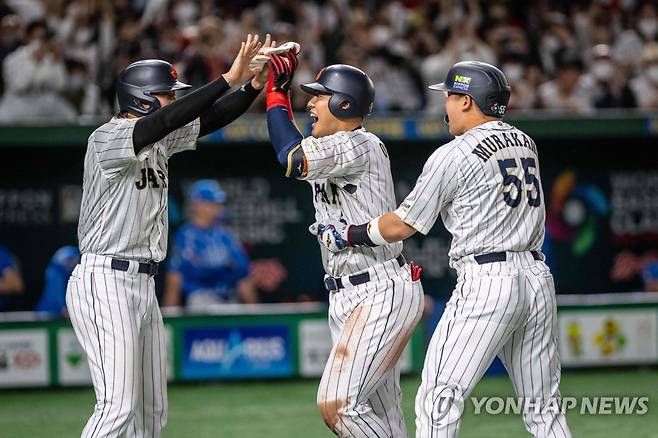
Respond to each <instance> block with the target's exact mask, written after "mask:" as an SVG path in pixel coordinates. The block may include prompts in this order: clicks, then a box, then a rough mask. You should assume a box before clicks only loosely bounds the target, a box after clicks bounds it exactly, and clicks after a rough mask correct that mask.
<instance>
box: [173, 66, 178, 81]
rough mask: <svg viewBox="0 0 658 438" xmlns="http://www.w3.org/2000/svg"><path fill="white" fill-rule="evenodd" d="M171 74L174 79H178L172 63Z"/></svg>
mask: <svg viewBox="0 0 658 438" xmlns="http://www.w3.org/2000/svg"><path fill="white" fill-rule="evenodd" d="M171 76H172V77H173V78H174V79H178V72H177V71H176V67H174V66H173V65H172V66H171Z"/></svg>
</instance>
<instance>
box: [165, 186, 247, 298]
mask: <svg viewBox="0 0 658 438" xmlns="http://www.w3.org/2000/svg"><path fill="white" fill-rule="evenodd" d="M189 200H190V204H191V218H190V221H189V223H187V224H184V225H182V226H181V227H180V228H179V229H178V231H177V232H176V234H175V236H174V239H173V249H172V258H171V262H170V265H169V271H168V272H167V277H166V280H165V292H164V305H165V306H180V305H183V304H184V305H185V306H186V307H188V308H196V309H199V308H203V307H204V306H207V305H209V304H221V303H229V302H238V301H239V302H244V303H255V302H257V301H258V295H257V292H256V288H255V286H254V284H253V282H252V281H251V279H250V278H249V277H248V275H249V258H248V257H247V254H246V253H245V252H244V250H243V249H242V246H241V245H240V242H239V241H238V240H237V238H236V237H235V236H234V235H233V234H232V233H231V232H230V231H229V230H228V229H227V228H226V227H225V226H224V225H222V224H221V223H220V222H219V218H220V215H221V213H222V208H223V204H224V202H225V200H226V195H225V193H224V191H223V190H222V189H221V187H220V186H219V184H218V183H217V182H216V181H214V180H199V181H197V182H196V183H194V184H193V185H192V188H191V190H190V196H189Z"/></svg>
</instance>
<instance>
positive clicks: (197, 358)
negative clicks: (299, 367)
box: [181, 325, 294, 380]
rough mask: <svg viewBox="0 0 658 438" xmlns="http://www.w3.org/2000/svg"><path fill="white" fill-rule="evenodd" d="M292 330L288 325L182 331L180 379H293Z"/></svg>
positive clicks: (188, 329) (204, 328) (189, 329)
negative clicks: (289, 377)
mask: <svg viewBox="0 0 658 438" xmlns="http://www.w3.org/2000/svg"><path fill="white" fill-rule="evenodd" d="M289 331H290V330H289V328H288V327H287V326H285V325H265V326H243V327H203V328H187V329H183V331H182V342H183V354H182V357H181V361H182V363H181V376H182V378H183V379H189V380H194V379H220V378H245V377H287V376H292V375H293V371H294V367H293V358H292V353H291V340H290V338H291V336H290V332H289Z"/></svg>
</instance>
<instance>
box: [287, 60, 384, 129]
mask: <svg viewBox="0 0 658 438" xmlns="http://www.w3.org/2000/svg"><path fill="white" fill-rule="evenodd" d="M300 87H301V89H302V90H304V91H305V92H306V93H309V94H313V95H318V94H329V95H331V98H330V99H329V111H331V114H333V115H334V116H335V117H336V118H337V119H352V118H355V117H365V116H367V115H368V114H370V111H371V110H372V104H373V102H374V100H375V86H374V85H373V84H372V80H370V78H369V77H368V75H367V74H365V73H364V72H363V71H361V70H359V69H358V68H356V67H352V66H351V65H345V64H334V65H330V66H329V67H325V68H323V69H322V70H320V73H318V75H317V77H316V78H315V82H311V83H310V84H302V85H300Z"/></svg>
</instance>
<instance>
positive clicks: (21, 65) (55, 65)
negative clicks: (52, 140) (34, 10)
mask: <svg viewBox="0 0 658 438" xmlns="http://www.w3.org/2000/svg"><path fill="white" fill-rule="evenodd" d="M25 34H26V35H25V44H24V45H22V46H20V47H19V48H18V49H16V50H15V51H14V52H12V53H10V54H9V55H7V57H6V58H5V59H4V61H3V63H2V77H3V80H4V84H5V94H4V95H3V97H2V100H1V101H0V122H4V123H9V122H72V121H74V120H75V117H76V113H75V110H74V109H73V107H72V106H71V105H70V104H69V103H68V102H67V101H66V99H64V98H63V97H62V96H61V94H60V92H61V91H62V90H63V89H64V87H65V85H66V80H67V78H66V68H65V66H64V61H63V59H62V50H61V47H60V46H59V44H58V43H57V42H56V41H55V40H54V38H53V36H54V35H53V34H52V33H51V32H50V31H49V29H48V27H47V25H46V23H45V22H44V21H36V22H32V23H30V24H29V25H28V26H27V29H26V31H25Z"/></svg>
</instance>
